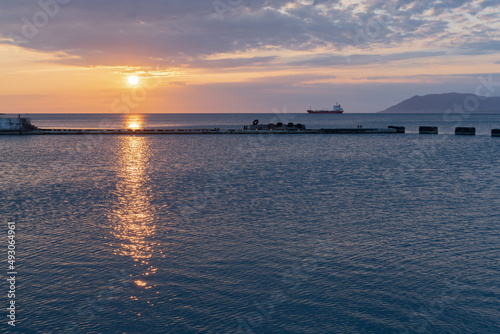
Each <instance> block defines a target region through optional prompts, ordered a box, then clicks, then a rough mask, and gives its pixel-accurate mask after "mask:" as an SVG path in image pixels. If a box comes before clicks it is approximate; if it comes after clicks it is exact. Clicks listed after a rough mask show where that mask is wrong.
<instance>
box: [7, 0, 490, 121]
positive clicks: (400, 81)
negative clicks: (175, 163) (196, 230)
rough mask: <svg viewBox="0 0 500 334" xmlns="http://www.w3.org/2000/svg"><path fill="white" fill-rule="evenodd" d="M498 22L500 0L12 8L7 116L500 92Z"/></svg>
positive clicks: (286, 108) (63, 3)
mask: <svg viewBox="0 0 500 334" xmlns="http://www.w3.org/2000/svg"><path fill="white" fill-rule="evenodd" d="M499 14H500V4H498V1H496V0H473V1H469V0H453V1H452V0H426V1H423V0H422V1H420V0H418V1H412V0H395V1H392V0H388V1H387V0H354V1H340V0H294V1H291V0H106V1H102V0H31V1H28V0H2V2H1V4H0V75H1V77H2V80H1V81H0V101H1V104H0V113H14V114H17V113H235V112H242V113H271V112H273V111H276V110H279V111H280V112H290V113H301V112H305V110H306V109H308V108H309V107H312V108H318V109H320V108H325V107H329V108H331V107H332V106H333V105H334V104H336V103H337V102H338V103H340V104H342V106H343V108H344V110H345V112H346V113H347V112H349V113H351V112H352V113H363V112H377V111H380V110H383V109H386V108H388V107H390V106H392V105H394V104H396V103H399V102H401V101H403V100H405V99H407V98H410V97H412V96H414V95H425V94H436V93H447V92H459V93H471V94H472V93H479V95H484V96H500V57H499V56H500V15H499ZM130 76H137V77H139V84H137V85H131V84H130V83H129V82H128V78H129V77H130Z"/></svg>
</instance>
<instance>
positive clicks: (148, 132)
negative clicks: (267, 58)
mask: <svg viewBox="0 0 500 334" xmlns="http://www.w3.org/2000/svg"><path fill="white" fill-rule="evenodd" d="M399 131H400V130H398V129H395V128H386V129H383V128H382V129H376V128H366V129H364V128H358V129H348V128H346V129H303V128H292V127H286V128H282V129H262V130H260V129H255V130H250V129H248V128H246V129H245V128H243V129H229V130H221V129H218V128H215V129H172V130H171V129H168V130H160V129H122V130H112V129H108V130H106V129H39V130H36V131H33V132H30V133H24V134H26V135H28V134H30V135H131V134H135V135H238V134H239V135H263V134H273V135H292V134H295V135H300V134H378V133H379V134H381V133H400V132H399Z"/></svg>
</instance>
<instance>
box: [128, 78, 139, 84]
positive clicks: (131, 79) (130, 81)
mask: <svg viewBox="0 0 500 334" xmlns="http://www.w3.org/2000/svg"><path fill="white" fill-rule="evenodd" d="M128 83H129V84H131V85H132V86H136V85H137V84H139V77H138V76H135V75H131V76H129V77H128Z"/></svg>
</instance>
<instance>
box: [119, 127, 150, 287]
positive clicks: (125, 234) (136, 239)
mask: <svg viewBox="0 0 500 334" xmlns="http://www.w3.org/2000/svg"><path fill="white" fill-rule="evenodd" d="M119 156H120V160H119V167H120V169H119V173H118V180H119V181H118V183H117V185H116V193H115V195H116V197H117V199H116V202H115V205H114V206H113V210H112V212H111V214H110V220H111V223H112V230H111V233H112V234H113V236H114V237H115V238H116V240H117V241H118V242H117V243H116V244H114V245H113V246H114V248H115V250H114V252H115V254H117V255H122V256H128V257H131V258H132V259H133V260H134V261H135V262H138V265H140V266H144V267H145V270H146V271H145V272H144V273H143V276H148V275H149V274H152V273H155V272H156V270H157V268H154V267H153V266H151V265H150V263H149V261H150V259H151V257H152V256H153V246H154V243H153V241H152V238H153V237H154V235H155V233H156V226H155V216H154V207H153V205H152V204H151V202H152V189H151V186H150V181H149V177H148V175H147V172H146V168H147V165H148V161H149V158H150V152H149V146H148V138H147V137H137V136H124V137H122V138H121V145H120V155H119ZM135 283H136V285H137V286H138V287H145V288H149V287H147V286H148V283H147V282H146V281H144V280H139V279H138V280H135Z"/></svg>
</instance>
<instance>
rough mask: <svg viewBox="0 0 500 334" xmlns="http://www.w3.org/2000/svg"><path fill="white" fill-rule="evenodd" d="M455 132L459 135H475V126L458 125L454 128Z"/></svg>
mask: <svg viewBox="0 0 500 334" xmlns="http://www.w3.org/2000/svg"><path fill="white" fill-rule="evenodd" d="M455 134H456V135H460V136H475V135H476V128H464V127H458V128H455Z"/></svg>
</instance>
